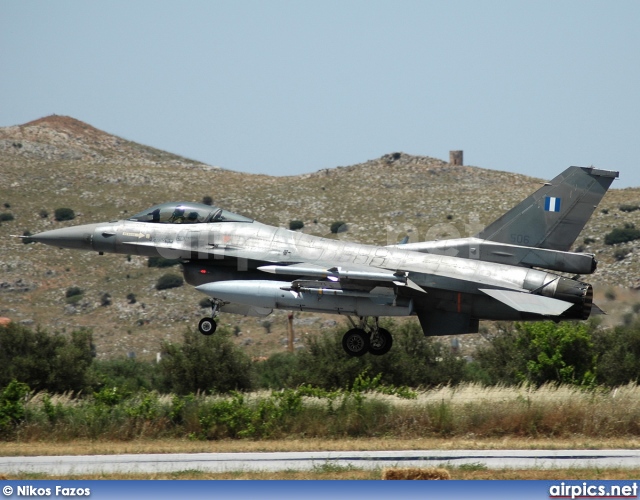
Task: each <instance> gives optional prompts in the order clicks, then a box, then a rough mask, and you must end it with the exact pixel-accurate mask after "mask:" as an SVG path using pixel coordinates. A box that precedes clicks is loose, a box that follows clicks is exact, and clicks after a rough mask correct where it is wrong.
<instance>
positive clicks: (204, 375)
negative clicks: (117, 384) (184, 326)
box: [159, 327, 253, 394]
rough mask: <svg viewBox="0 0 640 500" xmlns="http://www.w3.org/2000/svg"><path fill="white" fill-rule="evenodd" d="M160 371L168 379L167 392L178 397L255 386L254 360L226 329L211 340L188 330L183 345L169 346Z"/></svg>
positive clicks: (212, 336) (166, 344) (219, 329)
mask: <svg viewBox="0 0 640 500" xmlns="http://www.w3.org/2000/svg"><path fill="white" fill-rule="evenodd" d="M159 369H160V371H161V372H162V373H164V375H165V377H166V380H167V385H168V387H167V388H166V389H167V390H170V391H173V392H176V393H177V394H189V393H195V392H197V391H214V392H221V393H224V392H229V391H232V390H249V389H251V388H252V386H253V366H252V363H251V359H250V358H249V357H248V356H247V355H246V354H245V353H243V352H242V351H241V350H240V349H239V348H238V347H237V346H236V345H235V344H234V343H233V342H232V341H231V332H229V331H228V330H227V329H226V328H225V327H218V329H217V330H216V333H215V334H214V335H211V336H205V335H202V334H200V333H199V332H197V331H193V330H187V331H186V332H185V333H184V341H183V343H182V345H176V344H172V343H169V342H165V343H164V344H163V345H162V360H161V361H160V366H159Z"/></svg>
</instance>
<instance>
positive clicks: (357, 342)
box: [342, 328, 369, 357]
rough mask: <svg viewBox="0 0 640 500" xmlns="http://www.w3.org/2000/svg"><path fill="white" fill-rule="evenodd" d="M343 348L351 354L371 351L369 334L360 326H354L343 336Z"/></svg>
mask: <svg viewBox="0 0 640 500" xmlns="http://www.w3.org/2000/svg"><path fill="white" fill-rule="evenodd" d="M342 348H343V349H344V350H345V352H346V353H347V354H348V355H349V356H354V357H359V356H362V355H364V354H366V353H367V352H369V335H367V332H365V331H364V330H361V329H360V328H352V329H351V330H349V331H348V332H347V333H345V334H344V336H343V337H342Z"/></svg>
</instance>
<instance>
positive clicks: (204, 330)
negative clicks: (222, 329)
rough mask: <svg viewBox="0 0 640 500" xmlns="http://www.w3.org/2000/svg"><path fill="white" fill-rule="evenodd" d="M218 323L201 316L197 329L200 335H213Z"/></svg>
mask: <svg viewBox="0 0 640 500" xmlns="http://www.w3.org/2000/svg"><path fill="white" fill-rule="evenodd" d="M217 327H218V325H217V324H216V322H215V320H214V319H212V318H202V319H201V320H200V323H198V330H200V333H201V334H202V335H213V334H214V333H215V331H216V328H217Z"/></svg>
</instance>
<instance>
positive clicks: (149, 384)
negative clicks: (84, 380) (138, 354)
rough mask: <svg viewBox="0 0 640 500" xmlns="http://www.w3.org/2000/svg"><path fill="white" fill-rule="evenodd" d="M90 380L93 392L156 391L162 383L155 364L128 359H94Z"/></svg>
mask: <svg viewBox="0 0 640 500" xmlns="http://www.w3.org/2000/svg"><path fill="white" fill-rule="evenodd" d="M90 378H91V382H92V386H93V387H94V390H101V389H102V388H104V387H111V388H113V387H118V388H120V389H122V390H123V391H125V392H126V393H136V392H139V391H151V390H154V389H156V390H157V389H160V388H161V387H162V385H163V383H164V382H163V375H162V373H161V372H160V371H159V370H158V364H157V363H152V362H148V361H140V360H137V359H130V358H119V359H109V360H97V359H95V360H94V361H93V363H92V365H91V370H90Z"/></svg>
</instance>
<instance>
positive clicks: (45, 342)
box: [0, 322, 94, 393]
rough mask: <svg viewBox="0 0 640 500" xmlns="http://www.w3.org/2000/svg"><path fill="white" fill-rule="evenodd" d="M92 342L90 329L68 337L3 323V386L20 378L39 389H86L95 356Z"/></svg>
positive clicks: (0, 362)
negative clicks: (88, 371) (89, 370)
mask: <svg viewBox="0 0 640 500" xmlns="http://www.w3.org/2000/svg"><path fill="white" fill-rule="evenodd" d="M91 341H92V334H91V332H90V331H89V330H78V331H74V332H72V333H71V335H70V337H67V336H65V335H62V334H59V333H54V334H49V333H48V332H47V331H45V330H42V329H40V328H38V329H36V330H35V331H34V330H30V329H29V328H27V327H25V326H22V325H19V324H17V323H13V322H12V323H9V324H8V325H6V326H1V327H0V366H1V367H2V369H1V370H0V387H3V386H5V385H7V384H8V383H9V382H11V380H17V381H19V382H23V383H26V384H28V385H29V387H31V389H33V390H36V391H43V390H46V391H49V392H55V393H62V392H65V391H81V390H83V389H85V388H86V386H87V384H88V378H87V370H88V368H89V366H90V365H91V362H92V359H93V355H94V353H93V345H92V342H91Z"/></svg>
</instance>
